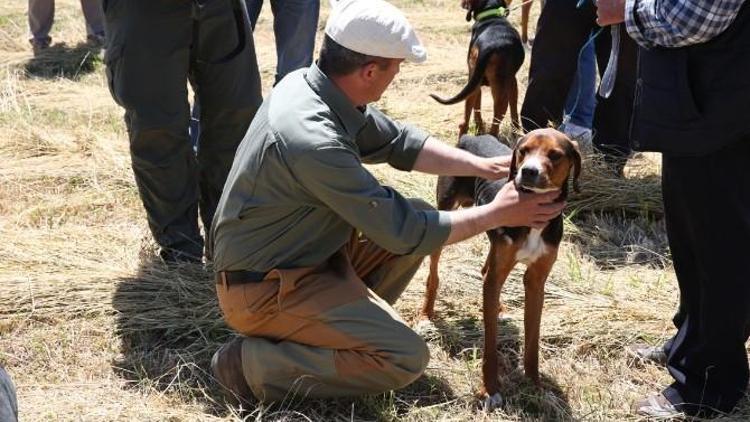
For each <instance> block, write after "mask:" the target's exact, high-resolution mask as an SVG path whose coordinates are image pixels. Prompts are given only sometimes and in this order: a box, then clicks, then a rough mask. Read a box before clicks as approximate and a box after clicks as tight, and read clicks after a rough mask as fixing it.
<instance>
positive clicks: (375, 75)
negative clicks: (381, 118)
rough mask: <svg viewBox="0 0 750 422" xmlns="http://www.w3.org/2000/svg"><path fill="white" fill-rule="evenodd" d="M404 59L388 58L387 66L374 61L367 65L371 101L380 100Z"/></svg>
mask: <svg viewBox="0 0 750 422" xmlns="http://www.w3.org/2000/svg"><path fill="white" fill-rule="evenodd" d="M403 61H404V59H387V62H386V63H387V66H385V67H383V66H382V64H378V63H373V64H371V65H368V66H367V70H366V72H367V81H368V94H369V97H370V101H378V100H379V99H380V97H381V96H382V95H383V93H384V92H385V90H386V89H387V88H388V85H390V84H391V82H392V81H393V78H394V77H396V74H397V73H398V72H399V71H400V70H401V63H402V62H403Z"/></svg>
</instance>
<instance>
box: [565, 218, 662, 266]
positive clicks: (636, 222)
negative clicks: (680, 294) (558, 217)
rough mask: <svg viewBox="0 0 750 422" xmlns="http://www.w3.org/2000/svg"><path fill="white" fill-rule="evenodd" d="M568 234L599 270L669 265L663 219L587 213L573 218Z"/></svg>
mask: <svg viewBox="0 0 750 422" xmlns="http://www.w3.org/2000/svg"><path fill="white" fill-rule="evenodd" d="M571 222H572V223H573V224H574V225H575V228H574V230H571V231H570V233H568V234H567V235H568V236H569V240H570V241H571V242H573V243H574V244H575V245H576V246H577V247H578V248H579V249H580V250H581V252H582V253H583V254H584V255H588V256H589V257H591V258H592V259H593V260H594V262H595V263H596V265H597V266H598V267H599V268H602V269H604V270H613V269H617V268H622V267H625V266H629V265H648V266H651V267H654V268H658V269H665V268H667V267H669V265H670V264H671V258H670V254H669V245H668V241H667V233H666V228H665V226H664V219H663V218H661V217H654V216H650V215H647V214H645V215H631V214H627V213H624V212H614V211H612V212H596V213H594V212H590V213H579V214H578V215H575V216H574V217H573V218H572V219H571Z"/></svg>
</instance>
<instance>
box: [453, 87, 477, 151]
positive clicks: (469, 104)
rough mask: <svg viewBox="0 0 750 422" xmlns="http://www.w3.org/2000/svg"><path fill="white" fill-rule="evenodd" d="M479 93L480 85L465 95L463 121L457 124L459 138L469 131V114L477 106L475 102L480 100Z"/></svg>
mask: <svg viewBox="0 0 750 422" xmlns="http://www.w3.org/2000/svg"><path fill="white" fill-rule="evenodd" d="M481 95H482V87H481V86H480V87H478V88H477V89H476V90H475V91H474V92H472V93H471V94H469V96H468V97H466V101H465V102H464V121H463V123H461V124H460V125H458V137H459V139H460V138H461V136H463V135H466V133H467V132H469V121H470V119H471V114H472V113H473V112H474V110H475V109H476V108H477V103H478V102H481Z"/></svg>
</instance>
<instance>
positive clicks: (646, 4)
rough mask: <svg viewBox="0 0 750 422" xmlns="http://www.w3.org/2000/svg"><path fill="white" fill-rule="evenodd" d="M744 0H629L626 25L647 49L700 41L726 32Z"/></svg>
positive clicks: (636, 39)
mask: <svg viewBox="0 0 750 422" xmlns="http://www.w3.org/2000/svg"><path fill="white" fill-rule="evenodd" d="M744 1H745V0H715V1H697V0H626V2H625V26H626V28H627V30H628V34H629V35H630V37H631V38H633V40H634V41H635V42H637V43H638V44H639V45H641V46H643V47H646V48H651V47H657V46H659V47H684V46H688V45H693V44H700V43H704V42H707V41H709V40H711V39H712V38H714V37H716V36H717V35H719V34H721V33H722V32H724V31H725V30H726V29H727V28H728V27H729V25H730V24H731V23H732V22H733V21H734V19H735V18H736V17H737V13H738V12H739V10H740V7H741V6H742V4H743V3H744Z"/></svg>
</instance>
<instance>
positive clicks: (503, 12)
mask: <svg viewBox="0 0 750 422" xmlns="http://www.w3.org/2000/svg"><path fill="white" fill-rule="evenodd" d="M494 16H497V17H501V18H504V17H506V16H508V9H506V8H504V7H496V8H494V9H487V10H484V11H482V12H480V13H477V15H476V16H475V17H474V20H475V21H477V22H480V21H482V20H484V19H487V18H491V17H494Z"/></svg>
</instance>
